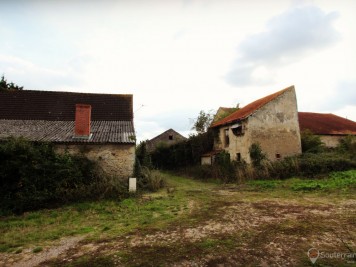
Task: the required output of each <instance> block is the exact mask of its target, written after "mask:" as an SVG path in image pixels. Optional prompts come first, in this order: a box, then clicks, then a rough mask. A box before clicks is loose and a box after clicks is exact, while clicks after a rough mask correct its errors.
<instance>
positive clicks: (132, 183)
mask: <svg viewBox="0 0 356 267" xmlns="http://www.w3.org/2000/svg"><path fill="white" fill-rule="evenodd" d="M129 192H136V178H129Z"/></svg>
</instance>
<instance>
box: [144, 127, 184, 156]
mask: <svg viewBox="0 0 356 267" xmlns="http://www.w3.org/2000/svg"><path fill="white" fill-rule="evenodd" d="M169 136H172V139H169ZM186 139H187V138H186V137H184V136H183V135H181V134H180V133H178V132H176V131H175V130H173V129H172V128H171V129H168V130H167V131H164V132H163V133H161V134H159V135H157V136H156V137H154V138H152V139H151V140H148V141H147V149H148V151H153V150H154V149H156V146H157V145H158V144H160V143H162V144H163V143H164V144H166V145H173V144H176V143H177V142H180V141H182V140H186Z"/></svg>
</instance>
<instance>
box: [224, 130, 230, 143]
mask: <svg viewBox="0 0 356 267" xmlns="http://www.w3.org/2000/svg"><path fill="white" fill-rule="evenodd" d="M224 136H225V146H229V144H230V137H229V129H225V130H224Z"/></svg>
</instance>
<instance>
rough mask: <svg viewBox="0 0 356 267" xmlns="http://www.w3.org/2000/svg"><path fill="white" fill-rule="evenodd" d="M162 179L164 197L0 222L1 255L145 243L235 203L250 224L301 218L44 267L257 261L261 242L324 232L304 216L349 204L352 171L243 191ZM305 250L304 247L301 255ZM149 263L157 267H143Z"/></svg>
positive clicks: (346, 218)
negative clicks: (75, 239) (236, 256)
mask: <svg viewBox="0 0 356 267" xmlns="http://www.w3.org/2000/svg"><path fill="white" fill-rule="evenodd" d="M163 175H164V176H165V177H166V179H167V183H168V188H169V189H170V190H166V189H163V190H160V191H158V192H155V193H149V194H145V195H143V196H142V197H138V198H135V197H132V198H128V199H125V200H123V201H121V202H118V201H107V200H103V201H96V202H82V203H76V204H72V205H68V206H64V207H62V208H57V209H48V210H41V211H35V212H28V213H25V214H23V215H22V216H15V215H12V216H3V217H0V252H7V253H21V251H22V250H24V249H26V248H31V249H32V251H33V252H34V253H37V252H40V250H39V248H41V249H42V247H45V246H47V245H53V243H56V242H57V241H56V240H58V239H59V238H62V237H68V236H73V235H85V237H86V239H87V241H90V242H98V243H100V242H101V241H103V240H105V241H107V242H109V243H110V242H111V241H112V240H115V239H116V238H118V237H120V236H121V237H123V238H126V237H127V236H129V235H128V234H133V235H140V236H145V235H147V234H150V233H155V232H156V231H158V232H160V231H166V230H167V231H171V230H176V229H177V228H178V227H179V228H181V229H182V228H190V227H195V226H201V225H204V223H205V222H207V221H209V220H218V221H219V220H220V219H221V218H222V217H223V216H224V214H225V211H226V209H228V207H229V205H234V206H236V205H239V203H241V207H242V208H243V207H244V208H245V209H246V212H247V213H248V212H250V209H252V210H253V211H254V212H255V213H253V216H256V220H257V219H259V218H258V216H260V215H268V216H272V215H273V214H276V215H278V214H284V213H287V214H300V215H303V216H304V217H300V218H299V217H291V218H288V217H287V218H285V219H284V220H283V221H282V222H280V223H278V224H275V223H268V221H267V222H266V223H265V224H262V226H261V227H260V228H259V229H257V230H258V231H257V230H256V229H254V228H246V229H243V230H242V231H239V232H238V233H234V234H230V233H226V234H213V235H209V236H206V237H204V238H202V239H200V240H198V241H190V240H185V241H178V242H175V243H174V245H172V244H166V243H164V242H163V243H160V242H157V243H154V244H151V245H145V244H141V245H138V246H136V247H123V248H120V251H117V250H115V251H112V252H111V254H110V255H107V254H105V253H100V251H97V252H95V253H94V254H90V255H86V256H83V257H80V258H79V259H75V258H74V259H73V260H72V261H71V262H70V263H68V262H67V263H66V265H63V261H62V262H61V261H60V260H59V261H57V262H56V261H53V262H52V263H51V264H52V265H50V266H57V265H56V264H58V266H70V267H74V266H78V267H80V266H115V265H117V260H120V262H121V263H123V264H124V265H125V264H126V265H128V266H165V265H167V264H168V263H174V262H179V261H181V260H184V259H186V257H187V255H188V256H189V257H192V258H194V257H200V256H204V255H211V254H214V255H222V256H224V257H228V256H229V255H231V253H238V252H241V251H240V250H239V249H241V248H243V247H246V246H247V247H248V248H249V247H252V246H253V247H254V248H256V251H255V252H256V253H259V252H260V251H264V247H265V246H266V244H267V243H266V242H267V241H268V242H270V241H272V240H274V239H275V238H276V236H279V238H286V239H285V240H284V241H283V242H288V240H289V239H288V238H298V237H310V236H312V235H313V234H314V233H324V232H325V233H326V232H328V231H330V229H329V228H330V227H331V226H330V225H329V224H330V222H328V221H327V220H325V219H324V217H322V216H319V215H318V214H314V213H312V212H308V210H314V209H317V210H318V208H320V212H322V211H323V210H326V211H327V210H328V209H329V208H331V207H330V203H332V204H335V203H337V201H338V200H342V199H344V200H345V199H348V200H349V199H354V198H355V197H354V193H355V188H356V187H355V185H356V170H352V171H345V172H335V173H332V174H330V175H329V176H328V177H325V178H323V179H313V180H312V179H300V178H293V179H287V180H264V181H250V182H247V183H246V184H244V185H236V184H234V185H231V184H229V185H221V184H216V183H207V182H200V181H197V180H191V179H186V178H182V177H178V176H174V175H170V174H167V173H164V174H163ZM171 189H172V190H171ZM221 189H222V190H221ZM220 191H223V192H220ZM230 193H231V194H230ZM192 206H193V207H194V209H193V212H192ZM350 209H351V207H350ZM304 210H306V211H304ZM236 211H237V214H238V210H236ZM353 214H354V213H352V212H350V213H340V214H339V215H337V216H338V217H334V219H335V220H337V221H338V224H341V225H346V226H348V225H352V223H353V222H354V219H355V217H354V215H353ZM262 217H263V216H262ZM236 219H238V218H236ZM338 224H337V225H338ZM126 235H127V236H126ZM346 237H347V236H346ZM351 237H352V236H351ZM351 237H350V238H351ZM125 240H126V239H125ZM277 241H278V242H279V239H278V240H277V239H276V242H277ZM113 242H114V241H113ZM280 242H282V241H280ZM283 242H282V243H283ZM305 242H309V241H305ZM305 244H306V245H305ZM305 244H304V243H303V244H301V245H298V246H299V247H298V251H299V252H300V251H302V252H300V253H301V256H300V258H303V257H305V253H304V252H305V251H307V246H309V243H305ZM304 245H305V246H306V247H302V246H304ZM108 246H109V245H108ZM35 250H39V251H37V252H35ZM296 251H297V250H296ZM298 251H297V252H298ZM255 252H253V253H255ZM299 252H298V253H299ZM249 253H250V254H251V253H252V252H249ZM253 253H252V254H251V255H252V256H251V255H250V256H251V257H253V255H254V254H253ZM298 255H299V254H298ZM152 262H153V263H155V264H156V265H149V263H152Z"/></svg>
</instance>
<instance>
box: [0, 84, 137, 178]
mask: <svg viewBox="0 0 356 267" xmlns="http://www.w3.org/2000/svg"><path fill="white" fill-rule="evenodd" d="M132 101H133V96H132V95H123V94H89V93H72V92H50V91H32V90H22V91H6V92H0V140H4V139H6V138H8V137H10V136H13V137H24V138H26V139H28V140H30V141H35V142H36V141H44V142H50V143H53V144H54V146H55V149H56V150H57V151H58V152H65V151H68V152H69V153H82V154H84V155H85V156H86V157H87V158H89V159H90V160H93V161H96V162H97V163H98V165H99V166H100V167H101V168H102V170H103V171H104V172H105V173H106V174H108V175H112V176H115V177H119V178H122V179H127V178H129V177H131V176H132V174H133V166H134V161H135V130H134V124H133V110H132Z"/></svg>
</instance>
